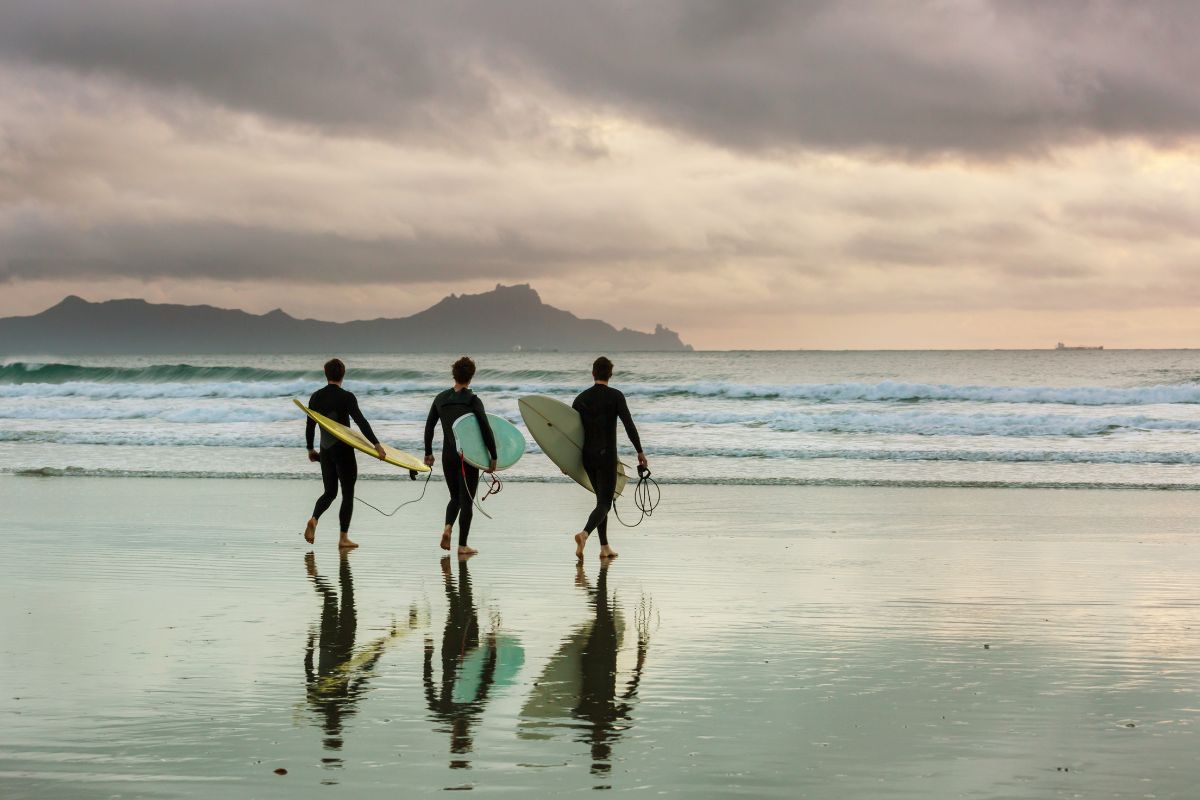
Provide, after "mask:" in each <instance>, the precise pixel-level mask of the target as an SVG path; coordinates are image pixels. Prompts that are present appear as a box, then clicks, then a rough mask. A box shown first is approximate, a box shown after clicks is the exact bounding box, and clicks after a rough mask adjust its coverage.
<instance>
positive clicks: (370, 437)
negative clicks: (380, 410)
mask: <svg viewBox="0 0 1200 800" xmlns="http://www.w3.org/2000/svg"><path fill="white" fill-rule="evenodd" d="M347 394H349V395H350V397H349V400H350V409H349V410H350V419H352V420H354V422H355V423H356V424H357V425H358V429H359V430H360V431H362V435H363V436H365V437H367V441H368V442H370V443H371V444H379V437H377V436H376V435H375V431H373V430H371V423H369V422H367V418H366V417H364V416H363V413H362V412H361V411H359V410H358V398H357V397H355V396H354V395H353V394H351V393H350V392H347Z"/></svg>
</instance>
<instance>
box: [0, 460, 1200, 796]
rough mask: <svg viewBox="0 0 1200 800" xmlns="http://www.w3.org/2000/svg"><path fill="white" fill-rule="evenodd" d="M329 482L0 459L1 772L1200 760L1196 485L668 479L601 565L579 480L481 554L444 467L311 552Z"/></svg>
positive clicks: (117, 790) (111, 780)
mask: <svg viewBox="0 0 1200 800" xmlns="http://www.w3.org/2000/svg"><path fill="white" fill-rule="evenodd" d="M389 489H390V487H389V486H388V485H386V484H378V483H376V484H369V485H366V486H364V487H363V488H362V494H363V495H364V496H367V497H368V499H372V500H374V501H380V502H382V501H386V500H387V499H388V492H389ZM317 491H318V487H317V486H316V485H315V483H314V484H308V483H304V482H299V481H253V480H242V481H224V480H203V481H202V480H133V479H118V480H111V479H87V478H77V479H67V478H63V479H55V478H44V479H37V478H21V477H12V476H8V477H0V498H2V499H3V502H2V503H0V547H2V552H3V553H4V554H5V556H4V558H2V559H0V632H2V636H0V683H2V684H3V686H4V691H3V695H0V719H2V720H3V725H0V796H3V797H4V798H5V799H6V800H9V799H10V798H25V797H30V798H32V797H39V798H41V797H56V798H58V797H62V798H93V797H96V798H99V797H106V798H107V797H206V798H207V797H213V796H229V797H284V796H287V797H296V796H298V797H307V796H330V795H339V794H340V795H342V796H355V797H360V796H367V797H373V796H397V795H400V796H411V795H414V794H418V793H420V792H424V791H430V790H441V789H470V790H473V791H477V792H493V793H498V792H506V793H520V794H521V795H522V796H525V795H534V796H550V795H555V794H560V793H566V792H572V791H576V790H588V789H593V788H611V789H612V790H614V791H632V792H635V793H638V794H647V795H649V794H655V795H658V794H667V795H679V796H688V797H724V796H752V797H763V796H772V797H796V796H807V797H835V796H836V797H850V798H867V797H870V798H876V797H888V798H892V797H897V798H899V797H912V798H929V797H988V798H995V797H1088V798H1095V797H1131V798H1132V797H1158V798H1165V797H1179V798H1183V797H1194V796H1195V786H1196V785H1197V783H1198V782H1200V767H1197V765H1196V759H1195V752H1196V748H1197V740H1196V738H1195V733H1196V729H1197V725H1198V724H1200V698H1197V685H1198V679H1200V624H1197V622H1196V615H1197V610H1198V609H1200V590H1198V589H1197V586H1200V555H1198V553H1197V545H1196V544H1195V540H1194V525H1193V521H1194V520H1195V519H1196V517H1197V516H1198V514H1200V496H1197V495H1195V494H1193V493H1190V492H1188V493H1155V492H1134V491H1129V492H1115V491H1087V492H1084V491H1078V492H1076V491H1045V490H971V489H885V488H830V487H767V486H751V487H730V486H722V487H703V486H672V487H669V489H668V490H667V494H666V497H665V498H664V501H663V506H662V507H661V509H660V511H659V512H658V514H657V515H656V516H655V517H654V518H653V519H651V520H649V521H647V522H646V523H645V524H644V525H643V526H642V527H641V528H638V529H637V530H635V531H628V530H625V529H623V528H619V527H617V528H615V529H614V531H613V534H612V535H613V539H614V545H615V546H616V547H617V549H619V550H620V551H621V552H622V557H621V558H620V559H618V560H617V561H616V562H615V563H614V564H612V566H611V567H609V568H607V569H602V568H601V567H600V565H599V563H598V561H597V559H596V550H595V547H596V543H595V542H593V543H592V544H591V548H592V549H591V550H590V551H589V553H588V557H587V560H586V561H585V563H584V565H583V567H582V568H577V567H576V565H575V562H574V559H573V558H572V554H571V543H570V540H569V537H568V536H567V535H566V533H567V532H568V531H570V530H572V529H573V528H575V527H577V525H578V520H580V519H582V515H583V514H584V512H585V511H586V507H587V496H586V495H585V494H584V493H583V492H581V491H579V490H578V489H575V488H573V487H569V486H564V485H537V484H521V485H514V486H510V487H509V488H508V489H507V490H506V491H505V492H504V493H502V494H501V495H499V496H497V497H495V498H492V499H490V500H488V501H487V507H488V508H489V512H490V513H492V514H493V516H494V517H495V519H494V520H488V519H484V518H481V517H479V516H478V515H477V517H476V519H477V523H476V530H475V533H474V534H473V536H472V540H473V541H472V543H473V544H475V545H477V546H478V547H479V548H480V549H481V550H482V551H483V552H482V554H481V555H480V556H478V557H476V558H474V559H472V560H471V561H469V562H467V563H466V564H460V563H458V562H457V561H453V562H445V563H443V562H441V561H440V560H439V555H440V551H438V550H437V548H436V536H437V531H438V529H439V519H438V517H439V516H440V513H441V501H442V495H441V491H442V487H440V486H438V485H437V484H434V485H432V486H431V487H430V493H431V495H432V498H427V499H426V500H425V501H424V502H422V503H420V504H418V505H417V506H413V507H410V508H409V509H406V510H405V511H402V512H401V514H400V515H399V516H398V517H397V518H393V519H391V520H385V519H383V518H381V517H379V516H377V515H375V514H374V513H373V512H370V511H368V510H365V509H363V508H361V507H360V508H359V509H358V511H357V512H356V518H355V524H354V531H355V538H357V539H358V540H359V541H360V542H361V543H362V544H363V548H362V549H361V550H359V551H356V552H354V553H352V554H351V555H350V556H349V557H348V558H345V559H342V558H339V556H338V554H337V552H336V550H335V548H334V547H333V537H332V536H331V530H332V527H331V526H329V524H328V522H327V523H326V527H325V528H324V529H322V530H321V532H320V534H319V538H318V542H317V545H316V547H315V548H313V555H312V556H309V555H307V553H308V551H309V548H308V547H307V546H305V545H304V543H303V542H302V540H301V539H300V538H299V536H298V535H297V530H298V528H299V525H300V524H301V523H302V522H303V519H304V517H305V516H306V514H307V509H308V506H309V504H310V503H311V501H312V499H313V496H315V494H316V492H317ZM390 505H394V503H392V504H390ZM330 521H332V520H330ZM279 768H282V769H286V770H287V774H286V775H276V774H275V772H274V771H275V770H276V769H279Z"/></svg>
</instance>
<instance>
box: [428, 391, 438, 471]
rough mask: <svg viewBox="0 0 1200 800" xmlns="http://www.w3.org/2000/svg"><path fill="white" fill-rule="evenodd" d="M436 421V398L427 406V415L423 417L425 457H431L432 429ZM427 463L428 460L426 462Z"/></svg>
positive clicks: (435, 425)
mask: <svg viewBox="0 0 1200 800" xmlns="http://www.w3.org/2000/svg"><path fill="white" fill-rule="evenodd" d="M437 423H438V409H437V400H434V401H433V405H431V406H429V416H428V417H427V418H426V419H425V457H426V458H432V457H433V430H434V428H436V427H437ZM426 463H428V462H426Z"/></svg>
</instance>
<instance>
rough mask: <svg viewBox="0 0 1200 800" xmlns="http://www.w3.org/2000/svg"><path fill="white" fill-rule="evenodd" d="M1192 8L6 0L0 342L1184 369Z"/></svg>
mask: <svg viewBox="0 0 1200 800" xmlns="http://www.w3.org/2000/svg"><path fill="white" fill-rule="evenodd" d="M1198 35H1200V3H1195V2H1192V1H1191V0H1183V2H1178V3H1165V2H1153V1H1150V2H1147V1H1146V0H1136V1H1135V0H1129V2H1123V3H1116V2H1071V0H1055V2H1049V3H1048V2H1043V1H1042V0H1031V1H1030V2H1021V1H1020V0H1000V1H999V2H994V3H993V2H979V1H977V0H962V1H961V2H949V1H948V0H946V1H943V2H918V1H917V0H911V1H907V0H906V1H905V2H886V0H878V1H876V0H863V2H807V3H805V2H768V1H762V2H760V1H758V0H729V2H709V1H708V0H684V1H682V2H669V1H668V0H661V1H657V0H656V2H652V3H647V2H640V1H637V0H622V1H621V2H589V3H563V2H560V1H559V0H545V2H533V1H530V0H506V2H502V3H497V2H488V1H481V2H459V0H439V2H437V3H412V4H409V3H400V2H396V0H378V2H373V1H372V0H365V1H363V2H359V1H357V0H355V2H346V3H330V2H327V0H311V1H289V2H277V1H276V0H256V2H253V3H246V2H242V0H204V2H196V0H104V2H90V1H89V0H75V1H74V2H66V1H62V0H5V2H4V3H3V5H2V6H0V315H11V314H28V313H35V312H37V311H40V310H42V309H43V308H45V307H47V306H49V305H52V304H53V303H55V302H57V301H58V300H59V299H61V297H62V296H63V295H64V294H67V293H76V294H80V295H82V296H84V297H87V298H89V299H107V298H112V297H128V296H138V297H146V298H148V299H151V300H155V301H171V302H185V303H195V302H205V303H212V304H215V305H221V306H228V307H241V308H246V309H248V310H252V311H260V312H261V311H267V310H270V309H272V308H275V307H277V306H278V307H282V308H283V309H285V310H286V311H288V312H290V313H292V314H295V315H298V316H311V317H317V318H323V319H337V320H345V319H354V318H363V317H376V316H401V315H405V314H409V313H412V312H415V311H418V310H420V309H422V308H424V307H426V306H428V305H430V304H431V303H433V302H435V301H436V300H438V299H439V298H441V297H442V296H443V295H445V294H448V293H450V292H478V291H485V290H487V289H489V288H491V287H492V286H494V285H495V284H496V283H498V282H503V283H524V282H529V283H532V284H533V286H534V287H535V288H537V289H538V290H539V291H540V292H541V294H542V297H543V299H545V300H546V301H547V302H550V303H552V304H554V305H557V306H560V307H563V308H567V309H569V310H571V311H573V312H575V313H577V314H579V315H581V316H594V317H600V318H603V319H607V320H609V321H611V322H614V323H616V324H618V325H627V326H629V327H634V328H638V329H650V328H652V327H653V325H654V324H655V323H658V322H661V323H664V324H666V325H668V326H670V327H672V328H674V329H676V330H678V331H680V332H681V334H682V335H683V337H684V339H685V340H686V341H689V342H691V343H693V344H695V345H697V346H698V347H706V348H727V347H728V348H731V347H752V348H760V347H761V348H789V347H806V348H818V347H831V348H838V347H849V348H856V347H1026V346H1032V347H1043V346H1048V345H1053V343H1054V342H1055V341H1057V340H1059V339H1063V340H1066V341H1069V342H1075V343H1104V344H1106V345H1108V346H1126V347H1135V346H1150V347H1153V346H1193V347H1197V346H1200V314H1198V313H1197V312H1200V281H1198V280H1197V277H1198V276H1200V159H1198V158H1197V156H1200V79H1198V77H1197V76H1200V48H1197V47H1196V46H1195V42H1196V40H1197V38H1198Z"/></svg>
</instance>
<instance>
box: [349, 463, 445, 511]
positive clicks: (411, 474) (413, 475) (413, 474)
mask: <svg viewBox="0 0 1200 800" xmlns="http://www.w3.org/2000/svg"><path fill="white" fill-rule="evenodd" d="M432 477H433V470H432V469H430V470H429V472H427V473H425V483H423V484H422V485H421V494H419V495H418V496H417V498H416V499H415V500H406V501H405V502H403V503H401V504H400V505H398V506H396V507H395V508H393V509H392V510H391V511H384V510H383V509H382V508H376V507H375V506H373V505H371V504H370V503H368V502H367V501H366V500H363V499H362V498H361V497H359V496H358V495H354V499H355V500H357V501H358V502H360V503H362V504H363V505H364V506H366V507H367V508H374V509H375V510H376V511H378V512H379V513H380V514H383V515H384V516H385V517H390V516H392V515H393V514H395V513H396V512H397V511H399V510H400V509H402V508H404V507H405V506H407V505H411V504H413V503H419V502H420V501H421V498H423V497H424V496H425V490H426V489H427V488H429V479H430V478H432ZM408 479H409V480H410V481H415V480H416V479H417V471H416V470H412V469H410V470H409V471H408Z"/></svg>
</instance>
